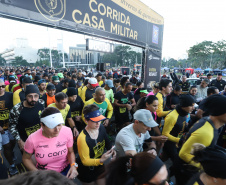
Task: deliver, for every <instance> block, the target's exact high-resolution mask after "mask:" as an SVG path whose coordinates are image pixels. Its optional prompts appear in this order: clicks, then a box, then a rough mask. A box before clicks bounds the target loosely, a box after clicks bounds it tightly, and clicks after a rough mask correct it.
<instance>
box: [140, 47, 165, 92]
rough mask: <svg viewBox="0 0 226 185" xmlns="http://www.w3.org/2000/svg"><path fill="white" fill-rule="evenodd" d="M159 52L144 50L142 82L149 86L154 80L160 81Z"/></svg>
mask: <svg viewBox="0 0 226 185" xmlns="http://www.w3.org/2000/svg"><path fill="white" fill-rule="evenodd" d="M160 70H161V53H160V52H155V51H153V50H146V65H145V71H144V79H145V81H144V84H145V87H146V88H151V87H152V85H153V84H154V83H155V82H159V81H160V75H161V74H160Z"/></svg>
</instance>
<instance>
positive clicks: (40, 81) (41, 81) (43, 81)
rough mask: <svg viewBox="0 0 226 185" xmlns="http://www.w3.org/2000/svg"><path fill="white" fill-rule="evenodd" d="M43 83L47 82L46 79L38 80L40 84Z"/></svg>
mask: <svg viewBox="0 0 226 185" xmlns="http://www.w3.org/2000/svg"><path fill="white" fill-rule="evenodd" d="M42 83H46V80H44V79H41V80H39V81H38V85H40V84H42Z"/></svg>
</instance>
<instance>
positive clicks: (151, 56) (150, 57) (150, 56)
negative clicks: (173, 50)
mask: <svg viewBox="0 0 226 185" xmlns="http://www.w3.org/2000/svg"><path fill="white" fill-rule="evenodd" d="M148 59H149V60H152V59H154V60H160V58H159V57H154V56H153V55H152V54H150V55H149V56H148Z"/></svg>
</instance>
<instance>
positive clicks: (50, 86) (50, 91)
mask: <svg viewBox="0 0 226 185" xmlns="http://www.w3.org/2000/svg"><path fill="white" fill-rule="evenodd" d="M46 92H47V94H48V95H49V96H50V97H53V96H54V94H55V92H56V87H55V85H53V84H52V83H48V85H47V87H46Z"/></svg>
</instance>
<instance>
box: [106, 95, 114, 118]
mask: <svg viewBox="0 0 226 185" xmlns="http://www.w3.org/2000/svg"><path fill="white" fill-rule="evenodd" d="M105 101H106V102H107V104H108V108H107V111H108V115H107V118H108V119H111V117H112V114H113V107H112V105H111V102H110V101H109V99H107V98H105Z"/></svg>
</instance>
